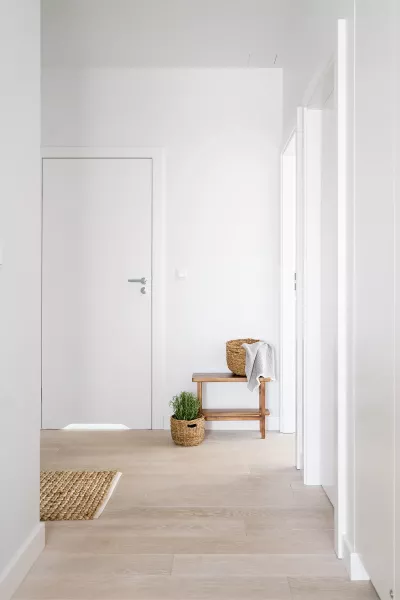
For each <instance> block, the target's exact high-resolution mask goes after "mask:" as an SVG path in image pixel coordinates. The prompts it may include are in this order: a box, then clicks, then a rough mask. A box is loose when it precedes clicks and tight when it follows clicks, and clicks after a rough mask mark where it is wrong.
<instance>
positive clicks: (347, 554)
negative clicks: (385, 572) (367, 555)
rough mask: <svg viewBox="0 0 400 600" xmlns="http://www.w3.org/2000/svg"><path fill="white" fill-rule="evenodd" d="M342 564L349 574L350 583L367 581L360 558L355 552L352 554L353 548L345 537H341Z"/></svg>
mask: <svg viewBox="0 0 400 600" xmlns="http://www.w3.org/2000/svg"><path fill="white" fill-rule="evenodd" d="M341 546H342V547H343V562H344V565H345V567H346V569H347V572H348V574H349V577H350V579H351V581H369V580H370V579H371V578H370V576H369V575H368V573H367V571H366V569H365V567H364V565H363V563H362V560H361V557H360V555H359V554H357V552H353V547H352V545H351V544H350V542H349V540H348V539H347V538H346V536H342V543H341Z"/></svg>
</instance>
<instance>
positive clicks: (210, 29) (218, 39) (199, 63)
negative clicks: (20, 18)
mask: <svg viewBox="0 0 400 600" xmlns="http://www.w3.org/2000/svg"><path fill="white" fill-rule="evenodd" d="M306 1H307V0H306ZM303 3H304V0H42V40H43V42H42V62H43V65H45V66H61V65H63V66H90V67H100V66H101V67H107V66H134V67H246V66H249V67H274V66H275V67H282V65H283V63H284V60H285V58H286V57H287V55H288V52H289V53H290V49H291V47H292V43H291V42H293V41H294V40H292V39H291V38H292V36H293V31H296V23H297V21H298V18H299V15H301V10H300V9H301V7H302V4H303Z"/></svg>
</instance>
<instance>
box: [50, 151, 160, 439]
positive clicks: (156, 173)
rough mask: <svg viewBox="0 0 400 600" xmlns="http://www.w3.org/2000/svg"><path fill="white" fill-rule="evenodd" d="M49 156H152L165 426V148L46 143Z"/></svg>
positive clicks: (155, 346)
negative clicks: (56, 145)
mask: <svg viewBox="0 0 400 600" xmlns="http://www.w3.org/2000/svg"><path fill="white" fill-rule="evenodd" d="M46 158H47V159H48V158H134V159H141V158H143V159H150V160H151V161H152V165H153V169H152V172H153V194H152V196H153V205H152V304H151V331H152V333H151V335H152V347H151V363H152V368H151V370H152V373H151V387H152V393H151V404H152V417H151V424H152V429H163V414H164V411H165V407H166V405H167V404H166V398H165V390H166V376H165V312H164V311H165V308H164V307H165V262H164V261H165V254H166V253H165V193H164V191H165V181H164V178H165V167H164V149H163V148H131V147H126V146H123V147H115V148H114V147H109V148H102V147H99V148H96V147H72V146H71V147H69V146H64V147H55V146H44V147H42V160H43V159H46Z"/></svg>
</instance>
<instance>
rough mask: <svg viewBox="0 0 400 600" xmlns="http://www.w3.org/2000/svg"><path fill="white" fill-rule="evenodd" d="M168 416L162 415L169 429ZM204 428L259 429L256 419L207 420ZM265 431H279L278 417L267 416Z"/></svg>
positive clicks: (165, 427) (217, 429)
mask: <svg viewBox="0 0 400 600" xmlns="http://www.w3.org/2000/svg"><path fill="white" fill-rule="evenodd" d="M169 419H170V418H169V417H164V429H170V428H171V425H170V420H169ZM206 429H211V430H213V431H260V425H259V422H258V421H209V422H208V423H207V424H206ZM267 431H279V417H268V418H267Z"/></svg>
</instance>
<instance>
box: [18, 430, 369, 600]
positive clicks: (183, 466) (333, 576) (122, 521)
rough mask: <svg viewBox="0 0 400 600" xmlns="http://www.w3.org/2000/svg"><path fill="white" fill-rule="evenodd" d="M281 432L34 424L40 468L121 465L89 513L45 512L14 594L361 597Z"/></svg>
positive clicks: (90, 599) (106, 599)
mask: <svg viewBox="0 0 400 600" xmlns="http://www.w3.org/2000/svg"><path fill="white" fill-rule="evenodd" d="M293 446H294V439H293V437H292V436H287V435H286V436H284V435H280V434H269V437H268V439H267V440H266V441H263V440H261V439H259V437H258V434H257V433H255V432H254V433H253V432H218V433H217V432H213V433H209V435H208V437H207V439H206V440H205V442H204V443H203V444H202V445H201V446H199V447H198V448H180V447H177V446H174V445H173V444H172V442H171V440H170V435H169V432H161V431H141V432H139V431H136V432H135V431H121V432H73V431H46V432H43V434H42V468H43V469H93V470H95V469H118V470H120V471H122V472H123V477H122V478H121V480H120V482H119V484H118V487H117V489H116V491H115V492H114V495H113V497H112V498H111V500H110V502H109V504H108V505H107V508H106V510H105V511H104V513H103V515H102V516H101V517H100V519H98V520H96V521H85V522H58V523H48V524H47V525H46V531H47V546H46V549H45V551H44V552H43V554H42V556H41V557H40V558H39V560H38V562H37V563H36V565H35V566H34V567H33V569H32V570H31V572H30V573H29V575H28V577H27V578H26V580H25V581H24V583H23V584H22V585H21V587H20V589H19V590H18V591H17V593H16V594H15V596H14V598H15V599H18V600H195V599H196V600H197V599H198V600H200V599H201V600H235V599H239V598H240V599H241V600H261V599H263V600H264V599H269V600H306V599H310V600H311V599H315V600H317V599H318V600H340V599H352V600H372V599H376V598H377V596H376V594H375V592H374V591H373V588H372V586H371V585H370V584H368V583H350V582H349V581H348V579H347V575H346V572H345V570H344V567H343V565H342V563H341V561H338V560H337V559H336V557H335V555H334V551H333V535H332V534H333V532H332V527H333V521H332V510H331V507H330V504H329V502H328V500H327V498H326V496H325V494H324V493H323V492H322V490H321V489H320V488H305V487H304V486H303V485H302V482H301V476H300V474H299V473H298V472H297V471H296V470H295V469H294V467H292V466H291V465H292V463H293V455H294V448H293Z"/></svg>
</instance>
